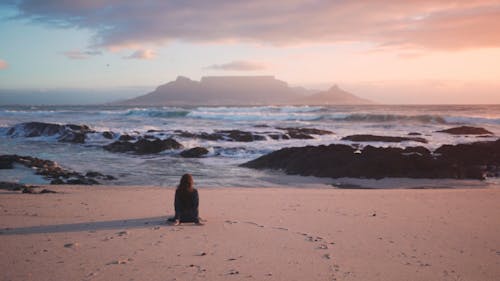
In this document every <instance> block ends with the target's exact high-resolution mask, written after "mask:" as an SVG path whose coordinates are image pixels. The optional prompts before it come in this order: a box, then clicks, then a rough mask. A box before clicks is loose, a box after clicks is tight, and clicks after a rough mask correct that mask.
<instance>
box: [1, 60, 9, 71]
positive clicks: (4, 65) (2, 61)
mask: <svg viewBox="0 0 500 281" xmlns="http://www.w3.org/2000/svg"><path fill="white" fill-rule="evenodd" d="M7 67H9V65H8V64H7V62H6V61H4V60H1V59H0V69H6V68H7Z"/></svg>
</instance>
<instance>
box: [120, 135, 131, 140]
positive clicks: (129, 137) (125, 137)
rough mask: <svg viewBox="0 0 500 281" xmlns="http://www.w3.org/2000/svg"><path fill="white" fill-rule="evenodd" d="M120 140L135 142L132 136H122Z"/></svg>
mask: <svg viewBox="0 0 500 281" xmlns="http://www.w3.org/2000/svg"><path fill="white" fill-rule="evenodd" d="M118 140H120V141H131V140H135V138H134V137H132V136H130V135H121V136H120V137H119V138H118Z"/></svg>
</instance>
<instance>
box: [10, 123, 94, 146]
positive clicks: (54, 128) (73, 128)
mask: <svg viewBox="0 0 500 281" xmlns="http://www.w3.org/2000/svg"><path fill="white" fill-rule="evenodd" d="M94 132H95V131H94V130H92V129H90V128H89V127H88V126H87V125H74V124H66V125H59V124H52V123H43V122H27V123H21V124H17V125H15V126H13V127H11V128H9V130H8V131H7V135H8V136H11V137H26V138H32V137H51V136H54V137H57V140H58V141H60V142H72V143H84V142H85V136H86V134H88V133H94Z"/></svg>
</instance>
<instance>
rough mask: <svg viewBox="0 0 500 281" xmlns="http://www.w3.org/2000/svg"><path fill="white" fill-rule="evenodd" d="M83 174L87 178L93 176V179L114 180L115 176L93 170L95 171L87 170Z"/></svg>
mask: <svg viewBox="0 0 500 281" xmlns="http://www.w3.org/2000/svg"><path fill="white" fill-rule="evenodd" d="M85 176H86V177H87V178H93V179H103V180H116V178H115V177H113V176H111V175H104V174H101V173H99V172H95V171H88V172H87V173H86V174H85Z"/></svg>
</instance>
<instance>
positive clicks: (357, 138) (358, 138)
mask: <svg viewBox="0 0 500 281" xmlns="http://www.w3.org/2000/svg"><path fill="white" fill-rule="evenodd" d="M342 140H348V141H354V142H403V141H415V142H421V143H427V140H426V139H424V138H419V137H392V136H377V135H350V136H346V137H343V138H342Z"/></svg>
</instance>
